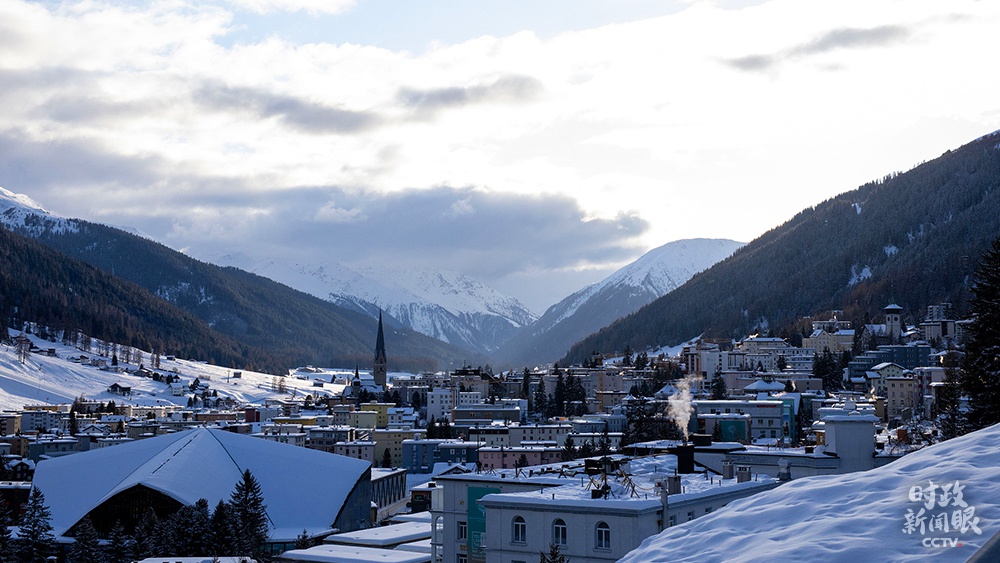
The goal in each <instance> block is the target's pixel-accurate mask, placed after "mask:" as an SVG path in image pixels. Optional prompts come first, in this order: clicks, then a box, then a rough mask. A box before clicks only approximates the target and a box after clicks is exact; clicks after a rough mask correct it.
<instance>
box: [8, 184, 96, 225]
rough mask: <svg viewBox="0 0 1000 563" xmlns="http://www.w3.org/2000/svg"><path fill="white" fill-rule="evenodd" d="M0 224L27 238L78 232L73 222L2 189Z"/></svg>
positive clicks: (33, 201)
mask: <svg viewBox="0 0 1000 563" xmlns="http://www.w3.org/2000/svg"><path fill="white" fill-rule="evenodd" d="M0 224H2V225H3V226H5V227H7V228H8V229H10V230H12V231H15V232H17V233H19V234H22V235H28V236H38V235H39V234H41V233H43V232H53V233H66V232H77V231H78V230H79V228H78V226H77V225H76V222H75V221H73V220H71V219H64V218H62V217H59V216H57V215H53V214H51V213H49V212H48V211H46V210H45V208H43V207H42V206H41V205H39V204H38V203H37V202H36V201H35V200H33V199H31V198H30V197H28V196H26V195H24V194H16V193H14V192H12V191H10V190H7V189H4V188H0Z"/></svg>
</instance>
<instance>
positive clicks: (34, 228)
mask: <svg viewBox="0 0 1000 563" xmlns="http://www.w3.org/2000/svg"><path fill="white" fill-rule="evenodd" d="M7 214H9V215H15V214H14V213H10V211H8V213H7ZM15 218H16V219H17V220H16V221H10V220H7V221H5V224H6V225H7V226H8V228H12V229H13V230H14V231H15V232H18V233H20V234H24V235H28V236H31V237H33V238H35V239H36V240H37V241H39V242H41V243H43V244H45V245H47V246H48V247H50V248H52V249H54V250H57V251H59V252H62V253H65V254H67V255H69V256H72V257H74V258H77V259H79V260H82V261H84V262H86V263H88V264H91V265H93V266H96V267H97V268H99V269H101V270H103V271H104V272H107V273H109V274H113V275H114V276H117V277H119V278H121V279H124V280H127V281H130V282H133V283H135V284H138V285H139V286H142V287H143V288H145V289H146V290H148V291H149V292H151V293H152V294H154V295H156V296H159V297H160V298H162V299H163V300H164V301H165V302H169V303H171V304H173V305H175V306H177V307H178V308H180V309H182V310H184V311H187V312H189V313H191V314H192V315H194V316H195V317H197V318H198V319H200V320H202V321H203V322H204V323H206V324H207V326H209V327H211V328H212V329H214V331H216V332H218V333H221V334H224V335H227V336H228V337H230V338H232V339H234V340H235V341H238V342H240V343H241V344H242V345H245V346H247V347H251V348H259V349H261V350H262V351H263V353H265V354H266V355H268V356H270V357H273V358H281V359H282V362H284V365H282V366H281V368H282V369H287V368H289V367H294V366H296V365H305V364H314V365H327V366H348V367H350V366H353V365H359V366H361V367H362V369H370V366H371V364H372V361H373V357H374V356H373V354H374V346H375V330H376V324H377V323H376V321H375V320H374V319H372V318H371V317H370V316H368V315H365V314H362V313H359V312H356V311H349V310H346V309H343V308H341V307H337V306H336V305H333V304H331V303H329V302H327V301H324V300H322V299H318V298H315V297H312V296H310V295H306V294H304V293H302V292H299V291H296V290H293V289H291V288H289V287H287V286H284V285H282V284H279V283H276V282H274V281H271V280H269V279H266V278H263V277H261V276H257V275H254V274H250V273H247V272H245V271H242V270H238V269H236V268H220V267H218V266H213V265H211V264H206V263H204V262H200V261H198V260H195V259H193V258H190V257H188V256H186V255H184V254H182V253H180V252H177V251H174V250H172V249H170V248H167V247H166V246H164V245H162V244H159V243H156V242H153V241H151V240H148V239H145V238H143V237H140V236H136V235H133V234H130V233H127V232H125V231H122V230H120V229H115V228H112V227H108V226H105V225H100V224H96V223H90V222H87V221H82V220H76V219H61V218H55V217H52V216H49V215H45V214H44V212H43V213H27V214H25V213H24V212H23V210H21V211H20V215H17V217H15ZM8 219H9V218H8ZM28 265H29V267H30V263H29V264H28ZM26 320H36V319H26ZM94 336H97V335H94ZM124 336H128V335H124ZM176 337H177V338H183V336H181V335H177V336H176ZM386 339H387V341H388V342H387V345H388V348H389V355H390V358H389V359H390V369H393V370H422V369H438V368H439V367H447V366H449V365H457V364H460V363H461V362H462V361H465V360H475V359H476V358H469V356H470V354H469V352H467V351H463V350H460V349H458V348H455V347H452V346H449V345H448V344H446V343H443V342H440V341H438V340H435V339H433V338H429V337H427V336H424V335H421V334H419V333H416V332H414V331H412V330H408V329H403V328H395V329H394V328H392V327H389V329H388V333H387V335H386ZM237 363H239V362H237ZM278 367H279V366H277V365H274V366H273V368H274V369H278Z"/></svg>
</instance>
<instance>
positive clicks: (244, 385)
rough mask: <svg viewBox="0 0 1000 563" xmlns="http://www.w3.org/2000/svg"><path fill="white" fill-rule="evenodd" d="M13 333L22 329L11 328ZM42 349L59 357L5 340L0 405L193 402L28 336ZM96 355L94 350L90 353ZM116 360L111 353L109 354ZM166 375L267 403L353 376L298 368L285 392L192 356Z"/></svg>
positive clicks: (261, 377)
mask: <svg viewBox="0 0 1000 563" xmlns="http://www.w3.org/2000/svg"><path fill="white" fill-rule="evenodd" d="M10 334H11V336H14V335H15V334H16V333H14V332H13V331H11V333H10ZM26 336H27V337H28V338H30V339H31V340H32V342H34V343H35V344H36V345H37V346H38V347H39V348H40V349H42V350H46V349H48V348H55V351H56V356H55V357H50V356H47V355H45V354H39V353H35V354H31V355H29V356H28V357H27V359H26V361H25V362H24V363H21V362H20V361H19V360H18V358H17V352H16V350H15V349H14V348H13V347H12V346H8V345H3V344H0V409H3V410H20V409H22V408H23V407H24V405H26V404H60V403H71V402H73V399H74V398H76V397H79V396H81V395H83V396H84V397H85V398H87V399H94V400H100V401H110V400H113V401H115V403H116V404H123V403H126V404H133V405H146V406H153V405H181V406H184V405H186V404H187V397H185V396H180V397H175V396H173V395H172V394H171V392H170V389H169V387H168V386H167V385H166V384H164V383H162V382H158V381H153V380H152V379H149V378H146V377H140V376H136V375H130V374H126V373H119V372H117V371H102V370H100V369H99V368H96V367H91V366H90V365H84V364H80V363H74V362H71V361H70V360H69V358H70V357H71V356H72V357H79V356H80V355H81V354H85V353H84V352H81V351H80V350H77V349H76V348H74V347H72V346H64V345H62V344H61V343H60V342H49V341H47V340H41V339H39V338H38V337H37V336H35V335H26ZM85 355H87V356H88V357H95V355H93V354H85ZM144 357H145V359H146V365H147V367H148V365H149V363H148V362H149V358H150V356H149V354H148V353H144ZM105 359H106V360H108V361H109V362H110V358H105ZM138 367H139V366H136V365H128V364H125V363H122V364H120V365H119V368H123V369H127V370H129V371H133V370H135V369H137V368H138ZM156 371H157V372H160V373H162V374H164V375H166V374H173V375H177V376H179V377H180V381H181V382H182V383H190V382H191V381H193V380H194V379H195V378H198V379H199V380H200V381H201V382H203V383H208V384H209V385H210V386H211V389H213V390H216V391H218V394H219V396H220V397H230V398H232V399H234V400H235V401H237V402H239V403H262V402H264V401H266V400H268V399H279V398H281V399H289V398H294V397H299V398H302V397H305V396H306V395H310V394H311V395H313V397H316V396H318V395H331V394H336V393H339V392H340V391H341V390H343V388H344V385H342V384H333V383H331V382H332V381H333V380H334V378H335V377H339V378H343V377H345V376H347V377H349V376H350V375H351V374H352V372H350V371H347V370H332V369H323V370H321V371H318V372H316V373H299V372H296V373H293V374H292V375H290V376H288V377H284V378H281V379H282V380H283V382H284V387H285V392H284V393H281V392H279V391H278V390H277V388H276V387H277V385H276V384H277V379H278V378H276V377H275V376H274V375H271V374H265V373H257V372H251V371H245V370H242V376H241V377H240V378H234V377H232V374H233V370H232V369H229V368H225V367H220V366H214V365H209V364H205V363H201V362H197V361H191V360H182V359H176V360H167V359H165V358H163V359H161V361H160V368H159V369H158V370H156ZM316 378H321V379H323V380H324V381H325V383H324V384H323V387H318V386H316V385H314V379H316ZM116 382H117V383H119V384H121V385H125V386H129V387H131V388H132V395H131V396H130V397H122V396H121V395H116V394H113V393H110V392H108V387H109V386H111V384H113V383H116Z"/></svg>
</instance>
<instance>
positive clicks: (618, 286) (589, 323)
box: [498, 239, 743, 365]
mask: <svg viewBox="0 0 1000 563" xmlns="http://www.w3.org/2000/svg"><path fill="white" fill-rule="evenodd" d="M741 246H743V243H741V242H736V241H732V240H724V239H688V240H679V241H675V242H671V243H667V244H665V245H663V246H660V247H658V248H654V249H653V250H650V251H649V252H647V253H646V254H644V255H642V256H641V257H639V259H637V260H636V261H634V262H632V263H631V264H628V265H626V266H624V267H622V268H620V269H619V270H617V271H616V272H614V273H613V274H611V275H610V276H608V277H607V278H605V279H604V280H602V281H600V282H598V283H595V284H593V285H590V286H587V287H585V288H583V289H581V290H580V291H578V292H576V293H574V294H573V295H570V296H569V297H567V298H565V299H563V300H562V301H560V302H559V303H556V304H555V305H553V306H551V307H549V309H548V310H547V311H545V314H544V315H542V317H541V318H540V319H539V320H538V321H537V322H536V323H535V324H534V325H532V326H531V327H530V328H529V329H528V330H525V331H521V333H519V334H518V335H517V336H516V337H514V338H512V339H511V340H510V341H509V342H508V343H507V345H505V346H504V348H503V349H502V350H500V351H499V354H498V355H499V356H500V359H501V360H503V361H505V362H508V363H513V364H515V365H538V364H541V363H548V362H551V361H553V360H555V359H557V358H558V355H559V354H561V353H562V352H563V351H565V350H566V349H567V348H569V347H570V346H571V345H572V344H573V343H574V342H577V341H578V340H580V339H581V338H584V337H586V336H587V335H590V334H593V333H595V332H597V331H598V330H600V329H601V328H603V327H605V326H608V325H609V324H611V323H613V322H614V321H616V320H618V319H620V318H622V317H625V316H628V315H630V314H632V313H634V312H636V311H638V310H639V309H641V308H642V307H644V306H645V305H648V304H649V303H652V302H653V301H654V300H656V299H658V298H660V297H663V296H664V295H666V294H667V293H669V292H671V291H673V290H674V289H676V288H678V287H680V286H681V285H683V284H684V283H686V282H687V281H688V280H689V279H691V277H693V276H694V275H695V274H697V273H698V272H701V271H703V270H707V269H708V268H710V267H711V266H713V265H714V264H715V263H716V262H719V261H720V260H723V259H725V258H727V257H729V256H730V255H731V254H732V253H733V252H735V251H736V250H737V249H739V248H740V247H741Z"/></svg>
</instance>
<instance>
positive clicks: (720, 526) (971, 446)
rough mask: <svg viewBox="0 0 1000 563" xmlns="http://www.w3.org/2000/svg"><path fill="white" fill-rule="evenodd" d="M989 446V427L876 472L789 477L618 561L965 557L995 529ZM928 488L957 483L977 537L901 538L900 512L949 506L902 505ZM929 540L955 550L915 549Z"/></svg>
mask: <svg viewBox="0 0 1000 563" xmlns="http://www.w3.org/2000/svg"><path fill="white" fill-rule="evenodd" d="M998 441H1000V425H995V426H992V427H990V428H987V429H984V430H980V431H978V432H974V433H971V434H967V435H965V436H962V437H959V438H954V439H952V440H948V441H947V442H943V443H940V444H937V445H934V446H931V447H928V448H924V449H922V450H920V451H917V452H914V453H912V454H909V455H906V456H904V457H903V458H901V459H899V460H896V461H894V462H892V463H890V464H888V465H885V466H883V467H879V468H876V469H871V470H868V471H862V472H856V473H849V474H844V475H824V476H816V477H805V478H802V479H795V480H793V481H791V482H789V483H786V484H784V485H782V486H780V487H778V488H776V489H773V490H770V491H765V492H763V493H760V494H757V495H755V496H753V497H748V498H744V499H740V500H736V501H733V502H731V503H730V504H728V505H727V506H725V507H723V508H720V509H718V510H716V511H715V512H713V513H712V514H707V515H705V516H703V517H700V518H696V519H695V520H692V521H690V522H685V523H683V524H681V525H678V526H674V527H671V528H668V529H667V530H664V531H663V532H661V533H660V534H658V535H656V536H652V537H650V538H648V539H646V540H645V541H644V542H642V544H641V545H640V546H639V547H638V548H636V549H635V550H633V551H632V552H630V553H629V554H628V555H626V556H625V557H624V558H623V559H621V561H622V562H624V563H639V562H642V563H645V562H649V561H727V562H742V561H760V560H762V559H766V560H769V561H922V560H934V561H956V562H957V561H966V560H967V559H969V557H971V556H972V555H973V554H974V553H976V550H977V549H979V547H981V546H982V545H983V544H984V543H985V542H986V541H987V540H989V539H990V537H992V536H994V535H995V534H997V532H998V530H1000V524H998V519H997V515H998V514H1000V479H997V478H996V475H997V473H996V468H997V467H998V466H1000V449H997V448H993V447H989V444H996V443H997V442H998ZM931 483H933V484H934V485H936V486H938V488H937V489H936V490H937V494H936V495H935V496H936V497H937V498H941V495H942V494H943V493H944V490H942V489H941V488H940V487H941V486H944V485H954V484H956V483H959V484H960V486H961V487H962V488H963V489H962V491H963V497H964V500H963V502H964V503H966V504H967V505H968V508H966V509H965V510H969V509H972V510H971V512H972V516H974V517H975V518H976V519H977V521H976V526H977V527H978V528H979V530H980V531H981V533H976V532H975V531H974V530H973V529H972V528H971V526H967V527H966V528H965V530H964V531H962V530H961V529H951V530H950V532H947V533H942V532H936V531H934V530H933V529H928V528H927V527H925V528H924V529H923V531H921V530H920V529H919V526H918V529H916V530H912V531H911V533H909V534H908V533H906V532H905V529H904V528H905V527H906V524H907V515H908V514H910V515H911V516H913V515H914V514H916V513H918V511H920V510H922V509H923V510H925V513H924V514H923V515H922V517H923V518H925V519H926V520H925V522H926V523H928V524H929V523H930V522H931V520H932V517H933V516H934V515H937V514H946V515H947V516H949V517H950V516H951V515H952V514H953V511H954V510H955V509H956V508H957V507H956V506H954V505H950V506H948V507H947V508H943V507H941V506H935V507H934V508H933V509H931V510H926V509H925V503H924V502H922V500H923V499H921V502H915V501H913V500H911V498H912V497H911V495H912V494H913V493H912V492H911V488H913V487H921V488H922V489H923V490H924V491H926V490H928V489H929V488H930V487H931ZM952 490H954V489H952ZM932 494H933V492H932ZM956 504H957V503H956ZM918 524H919V523H918ZM936 537H950V538H957V540H958V541H959V542H961V545H962V547H955V548H952V547H945V546H944V544H942V543H938V545H939V546H941V547H927V546H925V544H924V543H923V541H924V540H925V539H927V538H936Z"/></svg>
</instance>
